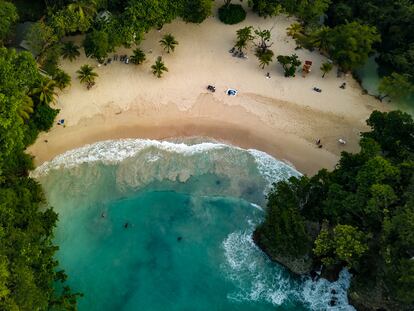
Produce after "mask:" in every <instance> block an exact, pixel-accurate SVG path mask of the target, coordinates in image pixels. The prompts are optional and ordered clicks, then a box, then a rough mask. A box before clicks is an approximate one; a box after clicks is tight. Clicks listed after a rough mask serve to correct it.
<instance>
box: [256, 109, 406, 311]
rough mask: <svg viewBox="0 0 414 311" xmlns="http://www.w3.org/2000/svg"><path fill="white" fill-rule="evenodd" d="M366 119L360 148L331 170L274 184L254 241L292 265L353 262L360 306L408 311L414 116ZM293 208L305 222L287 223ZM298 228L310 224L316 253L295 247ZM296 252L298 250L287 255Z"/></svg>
mask: <svg viewBox="0 0 414 311" xmlns="http://www.w3.org/2000/svg"><path fill="white" fill-rule="evenodd" d="M367 124H368V126H370V127H371V131H369V132H366V133H362V138H361V141H360V147H361V151H360V152H359V153H356V154H351V153H347V152H343V153H342V155H341V159H340V161H339V163H338V165H337V166H336V167H335V169H334V170H333V171H332V172H328V171H326V170H322V171H320V172H318V174H316V175H315V176H313V177H312V178H309V177H306V176H302V177H299V178H290V179H289V181H283V182H279V183H277V184H275V185H274V188H273V190H272V191H271V192H270V194H269V196H268V209H267V210H266V217H265V221H264V222H263V224H261V225H259V226H258V227H257V229H256V232H255V234H254V240H255V242H256V243H257V244H258V245H259V246H260V247H261V248H263V249H264V250H265V252H266V253H267V254H269V255H270V256H271V258H273V259H276V260H278V261H279V262H282V263H284V264H286V265H287V266H288V267H292V266H291V263H292V262H295V264H297V263H298V262H300V261H298V259H303V258H313V259H312V261H313V265H314V266H315V265H316V266H317V265H320V263H321V262H322V263H323V264H324V266H323V269H322V275H324V276H330V277H332V278H335V276H337V273H338V272H339V271H340V270H341V269H342V268H343V267H349V268H350V269H351V272H352V273H353V275H354V277H353V278H352V283H351V289H350V295H351V297H352V300H353V301H354V302H355V303H356V304H355V306H357V307H361V308H364V307H369V308H372V307H375V308H377V306H378V307H381V308H383V309H384V310H387V311H388V310H390V311H391V310H404V311H405V310H407V311H408V310H411V309H412V308H413V307H414V295H413V293H412V290H410V289H411V288H412V286H413V285H414V264H412V262H413V261H412V256H413V254H414V246H413V245H414V234H413V232H414V204H413V203H414V163H413V159H414V140H413V135H414V121H413V119H412V118H411V116H410V115H408V114H406V113H403V112H401V111H391V112H379V111H374V112H373V113H372V114H371V116H370V118H369V119H368V120H367ZM272 206H276V207H277V209H276V208H273V207H272ZM286 210H294V211H295V213H297V216H296V217H295V218H299V219H301V221H300V222H296V223H295V224H288V225H287V224H286V222H284V221H283V219H285V217H287V216H285V215H284V216H282V214H283V211H285V213H286ZM300 223H302V225H300ZM303 224H305V225H303ZM321 224H322V226H321ZM292 228H295V229H294V232H297V231H296V230H302V229H303V230H304V233H303V231H301V232H302V233H303V234H304V235H306V236H307V237H308V238H309V240H310V241H311V242H312V243H313V251H311V250H309V248H307V247H306V246H305V247H304V246H303V245H302V244H301V245H295V243H297V242H295V241H299V238H298V237H297V238H295V234H292V233H291V231H292ZM301 228H302V229H301ZM289 254H296V255H290V257H288V259H286V258H285V259H283V258H281V257H280V256H281V255H285V256H286V255H289ZM299 254H300V255H299ZM292 256H293V257H292ZM310 266H311V265H307V266H303V269H302V270H301V271H309V270H310V269H311V268H310ZM295 269H296V268H295ZM372 291H375V293H376V294H375V295H371V293H372Z"/></svg>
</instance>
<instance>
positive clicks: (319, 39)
mask: <svg viewBox="0 0 414 311" xmlns="http://www.w3.org/2000/svg"><path fill="white" fill-rule="evenodd" d="M330 40H331V34H330V28H329V27H326V26H322V27H321V28H319V29H318V30H316V31H315V32H313V33H311V35H310V37H309V42H310V44H311V45H312V46H315V47H317V48H319V50H320V51H323V52H327V51H329V47H330Z"/></svg>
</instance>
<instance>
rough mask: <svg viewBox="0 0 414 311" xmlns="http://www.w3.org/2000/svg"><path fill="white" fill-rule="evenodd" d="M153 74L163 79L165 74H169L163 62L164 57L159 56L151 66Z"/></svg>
mask: <svg viewBox="0 0 414 311" xmlns="http://www.w3.org/2000/svg"><path fill="white" fill-rule="evenodd" d="M151 69H152V74H153V75H154V76H156V77H157V78H161V77H162V75H163V73H164V72H168V68H167V67H166V66H165V64H164V62H163V61H162V57H161V56H159V57H158V58H157V60H156V61H155V64H154V65H152V66H151Z"/></svg>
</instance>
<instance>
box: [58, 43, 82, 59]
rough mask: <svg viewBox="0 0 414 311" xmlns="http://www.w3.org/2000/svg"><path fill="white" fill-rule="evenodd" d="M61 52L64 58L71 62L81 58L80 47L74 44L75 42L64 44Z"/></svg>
mask: <svg viewBox="0 0 414 311" xmlns="http://www.w3.org/2000/svg"><path fill="white" fill-rule="evenodd" d="M61 52H62V57H63V58H64V59H69V60H70V61H71V62H72V61H74V60H75V59H76V58H77V57H79V56H80V52H79V46H77V45H76V44H75V43H73V41H67V42H65V43H63V46H62V51H61Z"/></svg>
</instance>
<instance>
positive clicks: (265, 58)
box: [255, 48, 274, 69]
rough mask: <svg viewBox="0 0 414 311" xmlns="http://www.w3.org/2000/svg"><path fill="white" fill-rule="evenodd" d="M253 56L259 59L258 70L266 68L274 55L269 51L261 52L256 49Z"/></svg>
mask: <svg viewBox="0 0 414 311" xmlns="http://www.w3.org/2000/svg"><path fill="white" fill-rule="evenodd" d="M255 55H256V57H257V58H258V59H259V66H260V68H262V69H264V67H265V66H268V65H269V64H270V63H271V62H272V60H273V55H274V53H273V51H272V50H269V49H267V50H265V51H262V50H261V49H260V48H258V49H257V50H256V54H255Z"/></svg>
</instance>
